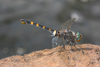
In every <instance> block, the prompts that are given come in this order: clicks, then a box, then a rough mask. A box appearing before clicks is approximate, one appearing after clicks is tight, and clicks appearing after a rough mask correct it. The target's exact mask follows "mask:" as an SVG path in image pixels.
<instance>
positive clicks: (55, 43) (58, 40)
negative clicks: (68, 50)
mask: <svg viewBox="0 0 100 67" xmlns="http://www.w3.org/2000/svg"><path fill="white" fill-rule="evenodd" d="M61 45H64V43H63V39H62V38H57V37H54V38H53V39H52V47H53V48H55V47H57V46H61Z"/></svg>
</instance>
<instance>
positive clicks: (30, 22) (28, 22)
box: [21, 19, 57, 36]
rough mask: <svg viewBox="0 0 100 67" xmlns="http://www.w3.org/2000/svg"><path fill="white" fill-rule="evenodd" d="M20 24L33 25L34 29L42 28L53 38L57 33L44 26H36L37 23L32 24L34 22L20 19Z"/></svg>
mask: <svg viewBox="0 0 100 67" xmlns="http://www.w3.org/2000/svg"><path fill="white" fill-rule="evenodd" d="M21 23H22V24H30V25H34V26H36V27H40V28H42V29H45V30H47V31H49V32H50V33H52V34H53V35H54V36H55V35H56V34H57V31H56V30H53V29H51V28H48V27H46V26H43V25H40V24H38V23H34V22H32V21H27V20H24V19H21Z"/></svg>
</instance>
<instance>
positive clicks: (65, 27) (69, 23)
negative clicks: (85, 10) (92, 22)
mask: <svg viewBox="0 0 100 67" xmlns="http://www.w3.org/2000/svg"><path fill="white" fill-rule="evenodd" d="M74 21H75V18H72V19H70V20H68V21H66V22H65V23H63V24H62V25H61V29H68V30H69V29H70V28H71V26H72V24H73V22H74Z"/></svg>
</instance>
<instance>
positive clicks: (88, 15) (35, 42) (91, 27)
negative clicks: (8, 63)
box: [0, 0, 100, 59]
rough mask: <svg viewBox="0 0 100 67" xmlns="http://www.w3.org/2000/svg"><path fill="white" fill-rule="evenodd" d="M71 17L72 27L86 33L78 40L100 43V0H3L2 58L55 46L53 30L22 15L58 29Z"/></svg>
mask: <svg viewBox="0 0 100 67" xmlns="http://www.w3.org/2000/svg"><path fill="white" fill-rule="evenodd" d="M71 17H75V18H76V19H77V21H76V22H75V23H74V24H73V26H72V28H71V30H73V31H75V32H80V33H82V35H83V39H82V40H81V42H80V43H79V44H83V43H91V44H96V45H100V0H0V59H2V58H5V57H8V56H12V55H23V54H27V53H30V52H32V51H36V50H42V49H50V48H52V45H51V44H52V42H51V40H52V37H51V33H49V32H47V31H45V30H42V29H40V28H37V27H35V26H31V25H22V24H21V22H20V19H26V20H30V21H33V22H36V23H40V24H42V25H45V26H47V27H49V28H52V29H55V30H59V28H60V26H61V24H62V23H64V22H65V21H66V20H69V19H70V18H71Z"/></svg>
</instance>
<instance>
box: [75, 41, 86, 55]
mask: <svg viewBox="0 0 100 67" xmlns="http://www.w3.org/2000/svg"><path fill="white" fill-rule="evenodd" d="M75 42H76V40H75ZM76 44H77V46H78V47H80V46H79V44H78V43H77V42H76ZM74 46H75V47H76V45H74ZM76 48H77V47H76ZM79 49H80V50H81V51H82V53H83V54H84V51H83V50H82V48H81V47H80V48H79Z"/></svg>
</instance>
